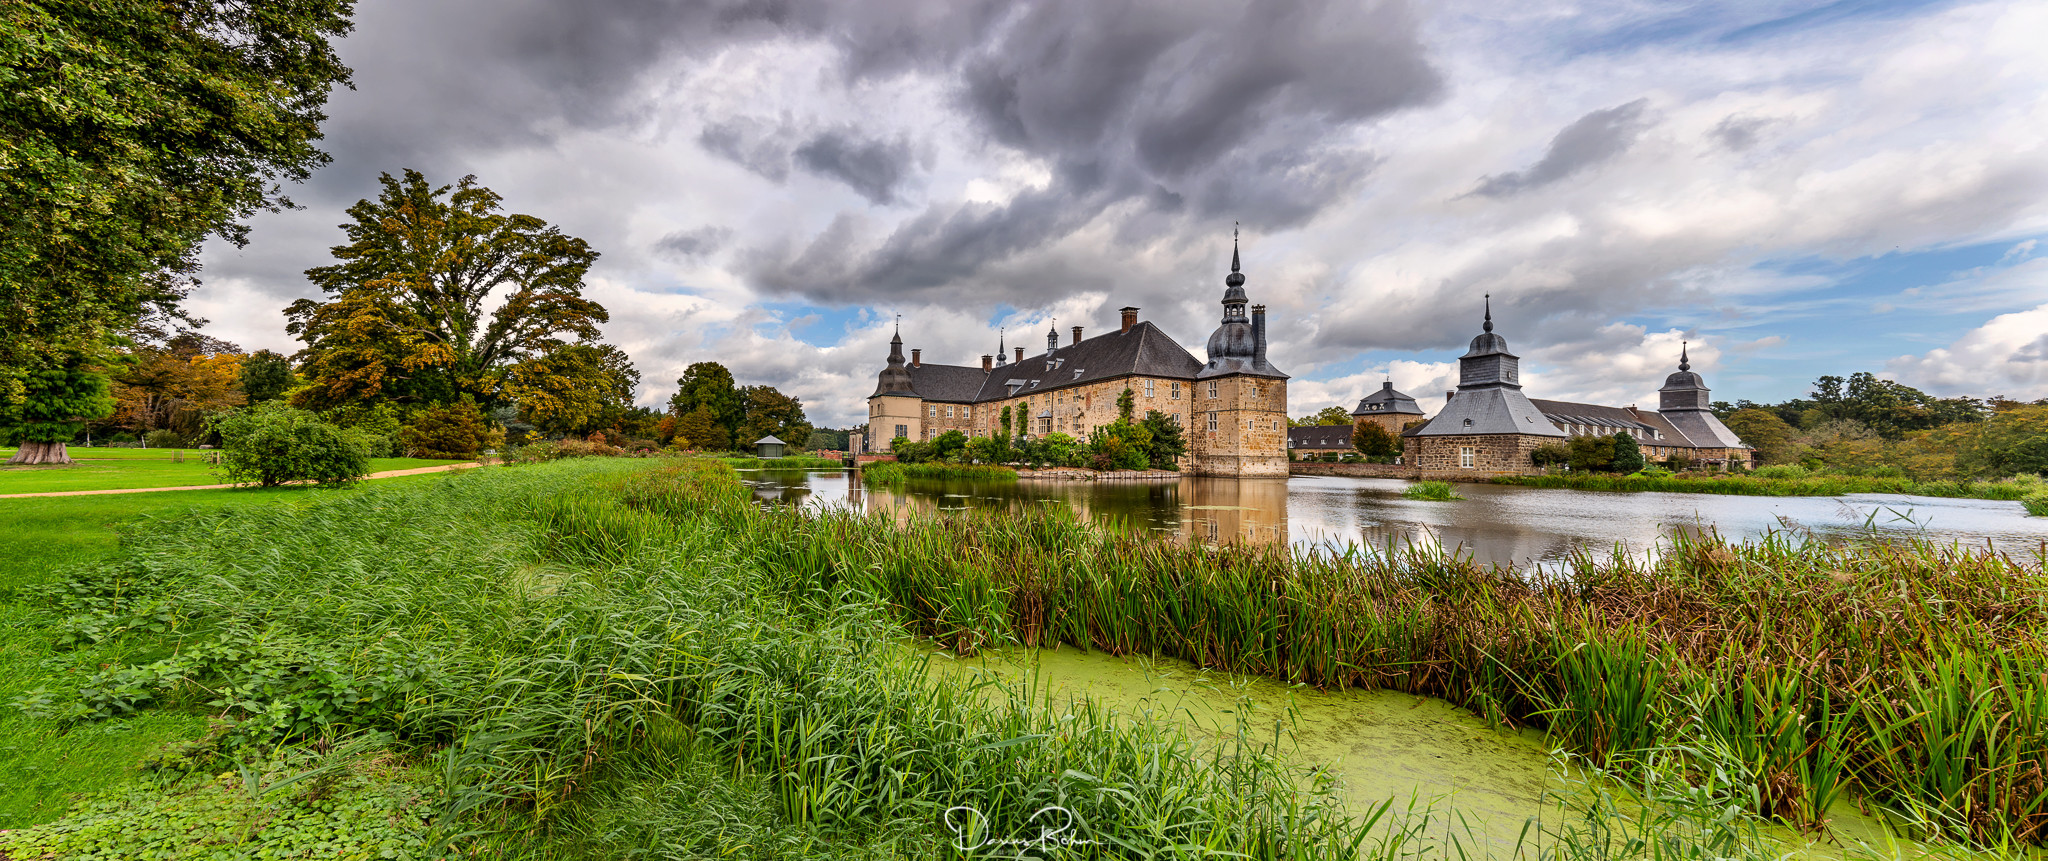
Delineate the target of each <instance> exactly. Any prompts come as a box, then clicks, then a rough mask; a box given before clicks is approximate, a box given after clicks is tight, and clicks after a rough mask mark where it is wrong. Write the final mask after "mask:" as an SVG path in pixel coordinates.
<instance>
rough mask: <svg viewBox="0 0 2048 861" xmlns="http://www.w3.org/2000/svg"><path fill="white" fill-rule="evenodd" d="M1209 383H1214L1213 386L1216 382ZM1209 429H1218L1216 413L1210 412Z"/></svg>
mask: <svg viewBox="0 0 2048 861" xmlns="http://www.w3.org/2000/svg"><path fill="white" fill-rule="evenodd" d="M1209 385H1212V386H1213V385H1215V383H1210V384H1209ZM1209 429H1210V430H1215V429H1216V414H1215V413H1210V414H1209Z"/></svg>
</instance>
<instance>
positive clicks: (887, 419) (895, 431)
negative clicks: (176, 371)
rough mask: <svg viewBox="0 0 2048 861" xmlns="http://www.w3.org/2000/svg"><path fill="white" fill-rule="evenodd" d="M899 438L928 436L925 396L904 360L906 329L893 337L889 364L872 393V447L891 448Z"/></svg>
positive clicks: (870, 398) (877, 448)
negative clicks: (925, 421)
mask: <svg viewBox="0 0 2048 861" xmlns="http://www.w3.org/2000/svg"><path fill="white" fill-rule="evenodd" d="M898 437H902V438H906V439H913V440H915V439H922V438H923V437H924V398H923V397H920V396H919V395H918V393H917V390H916V389H915V388H914V387H913V386H912V385H911V381H910V369H909V368H907V367H905V366H904V361H903V328H902V324H901V323H898V324H897V329H896V334H895V335H894V336H893V337H891V338H890V339H889V364H888V365H887V366H886V367H884V368H882V372H881V373H879V374H876V375H875V393H874V394H871V395H869V396H868V439H869V440H870V442H869V447H870V448H871V449H873V450H875V451H887V450H889V444H890V442H891V441H893V440H895V439H896V438H898Z"/></svg>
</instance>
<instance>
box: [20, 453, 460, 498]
mask: <svg viewBox="0 0 2048 861" xmlns="http://www.w3.org/2000/svg"><path fill="white" fill-rule="evenodd" d="M210 453H211V452H202V451H199V450H198V449H183V450H180V449H165V448H150V449H141V448H73V449H71V457H72V459H73V460H76V461H78V462H77V463H74V464H70V465H68V466H7V467H0V494H8V493H52V492H57V491H65V490H114V489H117V488H128V487H185V486H192V485H208V484H226V483H227V478H226V477H225V476H223V475H221V474H220V473H219V472H218V471H216V470H215V469H214V467H212V466H209V465H207V464H206V463H205V462H204V461H203V460H202V459H201V457H200V456H201V455H203V454H210ZM179 455H182V456H183V459H184V462H183V463H179V462H177V460H176V458H177V457H178V456H179ZM13 456H14V449H11V448H4V449H0V461H4V460H6V459H7V458H10V457H13ZM461 462H462V461H454V460H421V459H419V458H411V457H379V458H372V459H371V460H370V471H371V472H384V471H386V470H393V469H413V468H415V467H422V466H440V465H442V464H449V463H461Z"/></svg>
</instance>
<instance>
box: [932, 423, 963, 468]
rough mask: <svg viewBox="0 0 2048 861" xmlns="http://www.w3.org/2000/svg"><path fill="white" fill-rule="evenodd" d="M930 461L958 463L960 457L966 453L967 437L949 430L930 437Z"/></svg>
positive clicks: (956, 431)
mask: <svg viewBox="0 0 2048 861" xmlns="http://www.w3.org/2000/svg"><path fill="white" fill-rule="evenodd" d="M931 447H932V453H931V459H932V460H936V461H941V462H944V463H959V462H960V456H961V455H963V454H965V453H966V452H967V435H966V434H964V433H961V432H960V431H958V430H949V431H946V432H945V433H942V434H939V435H938V436H935V437H932V442H931Z"/></svg>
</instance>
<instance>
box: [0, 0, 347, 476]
mask: <svg viewBox="0 0 2048 861" xmlns="http://www.w3.org/2000/svg"><path fill="white" fill-rule="evenodd" d="M352 9H353V3H352V0H265V2H261V3H252V2H247V0H178V2H160V0H95V2H75V0H71V2H55V0H8V2H5V3H0V236H5V237H6V241H5V242H0V318H4V321H5V323H4V325H0V413H4V414H6V415H11V416H17V417H19V416H27V415H32V414H33V415H54V413H52V412H51V411H52V410H53V409H56V411H57V412H63V411H64V409H58V408H59V407H60V406H63V404H69V407H65V409H75V408H78V407H80V406H83V405H91V404H98V403H101V402H103V400H104V399H102V398H98V397H77V396H73V395H63V396H61V397H60V396H58V395H56V394H53V393H54V392H57V391H58V390H60V389H61V390H62V391H65V392H76V391H80V390H79V389H77V388H76V387H74V386H71V385H69V384H66V385H63V386H58V387H57V388H55V389H53V388H51V381H52V380H56V379H58V378H60V377H61V378H65V379H70V378H71V377H73V376H75V375H77V374H93V373H98V372H99V371H98V368H99V365H98V364H97V363H95V362H93V361H85V362H84V363H83V364H81V363H80V360H79V357H81V356H92V355H97V354H99V353H100V352H101V351H102V350H103V349H104V345H105V344H106V343H107V341H108V340H109V339H110V338H112V337H113V335H114V333H116V332H119V331H121V330H123V329H125V328H127V327H128V326H130V325H132V324H133V323H134V322H135V320H136V319H137V318H138V317H140V316H141V315H143V314H144V313H145V312H147V311H149V310H150V309H151V308H152V307H154V308H156V309H158V310H164V309H168V308H170V307H173V306H175V304H176V302H177V300H178V299H180V298H181V297H182V296H183V293H184V291H185V290H187V289H189V285H190V281H189V278H187V277H185V276H189V275H190V273H192V272H193V271H194V270H195V269H196V268H197V267H196V257H195V254H196V251H197V248H198V246H199V243H200V242H202V241H204V240H205V239H206V238H207V237H209V236H220V237H225V238H227V239H229V240H231V241H235V242H238V243H239V242H241V241H243V239H244V238H245V234H246V227H245V226H244V225H243V224H242V223H241V222H242V221H243V220H244V219H246V218H247V217H248V216H249V215H251V214H253V213H255V212H257V211H259V210H265V209H276V208H279V207H283V206H288V205H290V202H289V201H288V200H287V199H286V198H285V197H283V196H282V194H281V185H282V183H283V182H285V181H299V180H303V179H305V178H306V177H307V176H308V175H309V174H310V173H311V172H312V170H314V169H315V168H317V167H319V166H320V165H321V164H324V163H325V162H326V161H327V156H326V154H325V153H322V152H321V151H320V150H319V148H318V147H316V146H315V145H314V144H315V141H317V140H318V139H319V137H320V123H321V121H323V120H324V119H326V117H325V115H324V114H323V113H322V110H323V107H324V105H325V104H326V100H327V94H328V91H329V90H330V89H331V88H332V87H334V86H335V85H337V84H340V85H346V84H347V83H348V77H349V70H348V69H347V67H345V66H343V65H342V64H341V62H340V60H339V59H338V58H337V57H336V56H335V53H334V51H333V49H332V47H331V45H330V42H331V41H332V40H334V39H336V38H338V37H340V36H341V35H343V34H345V33H346V32H347V31H348V29H349V26H350V25H349V15H350V13H351V12H352ZM31 377H34V381H33V382H32V381H31ZM87 387H88V388H93V389H95V390H101V391H103V390H104V388H105V384H104V381H102V383H100V384H98V385H97V386H87ZM31 389H33V390H34V391H36V392H41V393H44V394H45V395H47V396H50V397H55V398H57V399H58V400H57V401H51V402H50V403H45V404H31V403H28V402H27V401H26V400H25V398H26V397H27V396H28V395H29V393H30V390H31ZM58 401H61V402H62V404H60V403H59V402H58ZM76 418H97V416H84V415H80V416H67V419H76ZM69 423H71V422H69V421H67V422H62V423H60V424H69ZM38 426H39V427H40V428H41V430H39V431H38V432H37V433H36V435H37V436H48V435H49V434H50V433H54V432H55V431H54V430H53V429H52V428H53V427H55V426H53V425H46V424H40V423H39V425H38ZM0 430H7V428H0ZM16 430H19V429H18V428H16Z"/></svg>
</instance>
